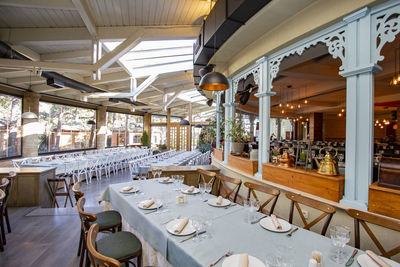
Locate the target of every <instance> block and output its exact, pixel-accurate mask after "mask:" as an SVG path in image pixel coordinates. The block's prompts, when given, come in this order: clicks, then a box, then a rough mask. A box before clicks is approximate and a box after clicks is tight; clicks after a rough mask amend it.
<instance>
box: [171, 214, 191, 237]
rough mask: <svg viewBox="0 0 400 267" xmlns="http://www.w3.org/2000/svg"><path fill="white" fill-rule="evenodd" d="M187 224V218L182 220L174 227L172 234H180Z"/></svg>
mask: <svg viewBox="0 0 400 267" xmlns="http://www.w3.org/2000/svg"><path fill="white" fill-rule="evenodd" d="M188 222H189V219H188V218H183V219H182V220H181V221H180V222H179V223H178V224H176V225H175V227H174V233H175V234H179V233H180V232H182V230H183V229H184V228H185V226H186V225H187V224H188Z"/></svg>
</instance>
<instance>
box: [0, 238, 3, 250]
mask: <svg viewBox="0 0 400 267" xmlns="http://www.w3.org/2000/svg"><path fill="white" fill-rule="evenodd" d="M0 251H4V246H3V240H1V235H0Z"/></svg>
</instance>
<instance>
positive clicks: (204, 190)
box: [199, 183, 206, 200]
mask: <svg viewBox="0 0 400 267" xmlns="http://www.w3.org/2000/svg"><path fill="white" fill-rule="evenodd" d="M199 190H200V194H201V199H202V200H204V193H205V192H206V183H199Z"/></svg>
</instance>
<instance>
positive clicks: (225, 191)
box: [217, 174, 242, 202]
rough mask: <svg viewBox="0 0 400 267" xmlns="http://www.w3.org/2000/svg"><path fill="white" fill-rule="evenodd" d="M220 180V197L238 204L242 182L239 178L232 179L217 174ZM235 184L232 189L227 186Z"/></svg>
mask: <svg viewBox="0 0 400 267" xmlns="http://www.w3.org/2000/svg"><path fill="white" fill-rule="evenodd" d="M217 179H218V193H217V195H218V196H222V197H223V198H227V199H231V198H232V201H233V202H236V198H237V196H238V194H239V190H240V186H241V185H242V180H240V179H237V178H232V177H229V176H225V175H222V174H217ZM228 183H229V184H233V188H232V189H230V188H229V186H227V184H228Z"/></svg>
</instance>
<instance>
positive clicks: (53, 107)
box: [38, 102, 96, 153]
mask: <svg viewBox="0 0 400 267" xmlns="http://www.w3.org/2000/svg"><path fill="white" fill-rule="evenodd" d="M95 121H96V111H95V110H93V109H86V108H80V107H73V106H66V105H60V104H53V103H48V102H39V123H40V127H41V129H40V131H41V132H42V134H41V135H40V136H39V151H38V152H39V153H47V152H56V151H65V150H75V149H86V148H94V147H96V124H95V123H93V122H95ZM90 122H92V123H90Z"/></svg>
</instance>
